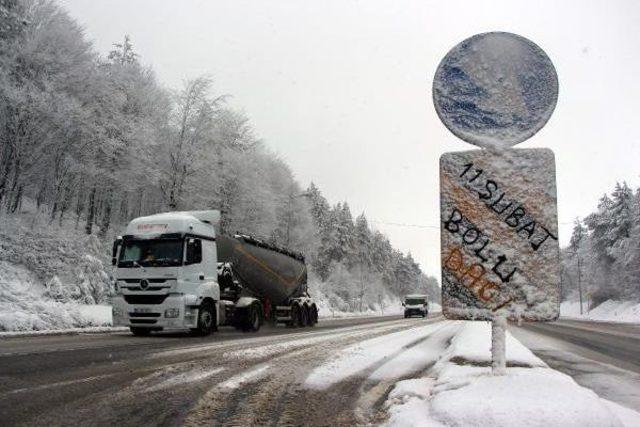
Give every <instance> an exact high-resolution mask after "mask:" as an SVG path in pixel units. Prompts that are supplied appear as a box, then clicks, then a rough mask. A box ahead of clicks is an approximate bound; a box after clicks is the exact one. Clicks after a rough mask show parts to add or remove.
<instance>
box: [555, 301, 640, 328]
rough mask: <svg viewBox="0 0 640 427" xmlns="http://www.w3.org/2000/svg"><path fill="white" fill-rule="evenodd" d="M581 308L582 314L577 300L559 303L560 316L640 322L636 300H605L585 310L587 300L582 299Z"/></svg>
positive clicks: (639, 312)
mask: <svg viewBox="0 0 640 427" xmlns="http://www.w3.org/2000/svg"><path fill="white" fill-rule="evenodd" d="M582 308H583V314H580V302H579V301H565V302H563V303H562V304H560V316H562V317H564V318H567V319H580V320H597V321H601V322H622V323H640V303H639V302H637V301H613V300H607V301H605V302H603V303H602V304H600V305H598V306H596V307H594V308H593V309H591V310H587V308H588V305H587V302H586V301H583V307H582Z"/></svg>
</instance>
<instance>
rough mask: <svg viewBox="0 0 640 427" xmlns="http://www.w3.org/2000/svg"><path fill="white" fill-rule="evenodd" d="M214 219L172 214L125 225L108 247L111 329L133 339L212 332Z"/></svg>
mask: <svg viewBox="0 0 640 427" xmlns="http://www.w3.org/2000/svg"><path fill="white" fill-rule="evenodd" d="M219 218H220V215H219V213H218V212H217V211H196V212H172V213H165V214H158V215H152V216H147V217H141V218H136V219H134V220H133V221H131V222H130V223H129V225H128V226H127V230H126V234H125V235H124V236H122V237H120V238H118V239H117V240H116V241H115V243H114V247H113V259H112V264H113V265H114V267H115V272H114V277H115V284H114V286H115V292H116V295H115V296H114V297H113V298H112V305H113V324H114V326H129V328H130V329H131V331H132V332H133V333H134V334H136V335H146V334H148V333H149V332H151V331H152V330H162V329H184V328H189V329H192V330H194V331H198V332H200V333H202V334H208V333H210V332H211V331H213V330H214V329H215V328H216V326H217V325H218V324H219V320H220V319H219V318H218V313H219V310H218V309H217V305H218V303H219V302H220V288H219V286H218V263H217V253H216V243H215V238H216V234H215V228H214V224H217V222H218V221H219Z"/></svg>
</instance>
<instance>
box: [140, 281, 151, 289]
mask: <svg viewBox="0 0 640 427" xmlns="http://www.w3.org/2000/svg"><path fill="white" fill-rule="evenodd" d="M148 287H149V282H147V281H146V280H141V281H140V289H147V288H148Z"/></svg>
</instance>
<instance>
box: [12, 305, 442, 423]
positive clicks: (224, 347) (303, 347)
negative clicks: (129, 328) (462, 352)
mask: <svg viewBox="0 0 640 427" xmlns="http://www.w3.org/2000/svg"><path fill="white" fill-rule="evenodd" d="M441 327H442V322H440V321H439V319H429V320H426V321H425V320H422V319H407V320H405V319H399V318H397V317H396V318H394V317H384V318H356V319H340V320H325V321H321V323H320V324H318V325H317V326H316V327H315V328H307V329H296V330H289V329H285V328H280V327H279V328H276V329H267V328H265V329H263V330H262V331H261V332H260V333H259V334H256V335H254V334H246V333H240V332H236V331H234V330H233V329H228V328H223V330H221V332H220V333H217V334H215V335H213V336H211V337H206V338H197V337H189V336H184V335H177V334H176V335H166V334H164V335H157V336H152V337H148V338H136V337H132V336H130V335H128V334H126V333H117V334H82V335H72V336H45V337H42V336H41V337H25V338H9V339H2V340H0V419H2V421H3V422H2V424H4V425H14V424H28V425H59V424H70V425H86V424H90V425H140V424H160V425H178V424H183V423H187V424H193V425H197V424H209V425H211V423H214V424H217V425H219V424H229V425H252V424H264V423H265V422H267V421H269V422H272V421H273V422H274V423H276V424H278V425H279V424H293V425H295V424H299V423H301V422H303V421H304V422H309V423H312V424H320V425H326V424H327V423H329V424H331V422H329V421H330V420H334V421H335V422H336V423H338V424H341V423H342V424H344V423H353V422H356V421H357V420H356V419H355V418H354V417H355V416H354V414H353V412H352V410H351V409H352V407H353V405H354V404H355V403H356V402H355V400H356V397H357V396H358V395H359V390H360V387H361V386H362V384H363V381H364V380H363V379H362V378H356V379H351V380H348V381H337V382H336V384H333V385H332V387H331V392H330V393H326V392H325V391H323V390H316V389H313V388H307V387H303V386H302V385H301V384H302V383H303V382H304V381H305V379H306V377H307V376H308V374H309V373H310V371H311V368H313V367H314V366H316V365H319V364H321V363H322V362H324V361H325V360H326V359H327V358H330V357H331V356H332V355H333V354H335V353H336V352H337V351H339V350H341V349H344V348H348V347H349V346H352V345H354V344H357V343H358V342H361V341H363V340H367V339H375V338H376V337H380V336H383V335H384V336H389V334H394V333H396V332H399V333H400V336H398V337H395V338H393V340H392V342H393V343H394V345H396V346H397V347H393V345H392V346H391V347H390V346H382V348H381V349H380V351H379V354H378V357H379V360H377V359H375V358H374V359H370V358H369V359H368V363H369V364H368V365H367V372H368V371H371V372H373V371H375V370H376V369H378V368H381V367H383V365H384V363H382V361H383V360H384V359H385V358H387V357H389V356H390V355H393V356H396V355H397V354H399V353H402V352H403V351H404V350H405V349H406V348H411V347H412V346H414V345H416V344H419V343H414V341H415V340H416V339H419V340H421V341H424V339H425V336H426V335H428V334H429V333H430V331H431V329H433V331H436V330H437V329H438V328H441ZM413 328H418V329H419V328H427V330H426V331H421V333H416V334H414V333H413V331H412V329H413ZM408 329H409V331H408V332H406V331H407V330H408ZM414 357H415V355H414ZM418 357H419V354H418ZM403 363H406V361H405V362H403ZM426 363H427V364H428V363H429V362H426ZM414 365H415V364H414ZM414 365H412V366H414ZM415 366H417V368H416V369H422V368H426V366H420V364H418V365H415ZM389 369H391V370H392V371H393V367H387V368H386V370H387V371H388V370H389ZM354 373H355V372H354ZM382 373H383V374H384V369H383V372H382ZM415 373H416V372H413V370H412V369H406V367H405V369H404V371H402V372H398V373H397V375H395V374H392V375H390V376H389V375H387V377H388V378H389V379H390V380H391V379H393V378H395V377H397V376H403V375H404V376H406V375H412V374H415ZM336 395H339V396H341V398H340V399H336V398H335V396H336ZM372 396H373V395H372ZM374 400H375V399H374ZM334 425H335V423H334Z"/></svg>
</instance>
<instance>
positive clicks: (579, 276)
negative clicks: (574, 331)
mask: <svg viewBox="0 0 640 427" xmlns="http://www.w3.org/2000/svg"><path fill="white" fill-rule="evenodd" d="M578 295H579V296H580V315H582V265H581V259H580V255H578Z"/></svg>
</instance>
